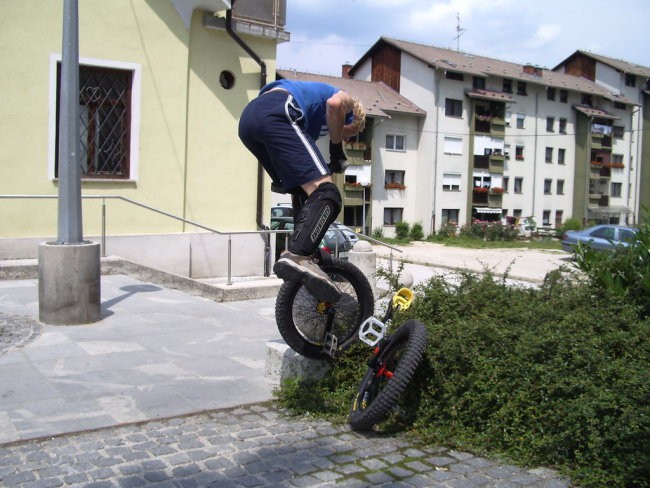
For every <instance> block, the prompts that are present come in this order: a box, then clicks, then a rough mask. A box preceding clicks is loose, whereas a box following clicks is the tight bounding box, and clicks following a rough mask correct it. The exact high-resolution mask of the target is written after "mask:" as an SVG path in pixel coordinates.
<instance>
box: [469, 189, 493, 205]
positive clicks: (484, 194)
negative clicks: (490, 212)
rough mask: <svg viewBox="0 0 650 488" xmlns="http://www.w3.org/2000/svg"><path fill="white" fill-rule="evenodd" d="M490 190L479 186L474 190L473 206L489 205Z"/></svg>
mask: <svg viewBox="0 0 650 488" xmlns="http://www.w3.org/2000/svg"><path fill="white" fill-rule="evenodd" d="M489 191H490V190H489V188H485V187H481V186H477V187H474V189H473V190H472V205H487V204H488V200H489Z"/></svg>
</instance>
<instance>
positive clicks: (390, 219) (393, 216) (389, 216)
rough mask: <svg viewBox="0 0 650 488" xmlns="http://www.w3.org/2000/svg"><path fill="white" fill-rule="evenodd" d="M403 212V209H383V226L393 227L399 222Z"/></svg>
mask: <svg viewBox="0 0 650 488" xmlns="http://www.w3.org/2000/svg"><path fill="white" fill-rule="evenodd" d="M403 211H404V209H403V208H385V209H384V225H395V223H396V222H401V221H402V213H403Z"/></svg>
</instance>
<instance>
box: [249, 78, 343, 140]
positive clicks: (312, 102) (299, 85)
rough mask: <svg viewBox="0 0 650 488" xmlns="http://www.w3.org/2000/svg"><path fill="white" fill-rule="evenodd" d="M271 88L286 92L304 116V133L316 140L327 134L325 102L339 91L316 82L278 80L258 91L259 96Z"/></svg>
mask: <svg viewBox="0 0 650 488" xmlns="http://www.w3.org/2000/svg"><path fill="white" fill-rule="evenodd" d="M273 88H282V89H283V90H286V91H288V92H289V93H290V94H291V95H293V98H294V99H295V101H296V104H297V105H298V106H299V107H300V109H301V110H302V111H303V112H304V114H305V119H304V120H305V132H307V134H309V135H310V136H311V137H312V139H314V140H316V139H318V138H319V137H320V136H321V135H325V134H326V133H327V119H326V111H327V100H328V99H329V98H331V97H332V95H334V94H335V93H336V92H339V91H340V89H339V88H336V87H335V86H332V85H328V84H327V83H320V82H317V81H296V80H278V81H272V82H271V83H269V84H268V85H266V86H264V88H262V89H261V90H260V94H261V93H264V92H267V91H269V90H271V89H273Z"/></svg>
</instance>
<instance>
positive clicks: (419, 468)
mask: <svg viewBox="0 0 650 488" xmlns="http://www.w3.org/2000/svg"><path fill="white" fill-rule="evenodd" d="M0 484H1V485H2V486H8V487H21V488H27V487H57V486H84V487H88V488H104V487H107V488H108V487H139V486H156V487H219V488H230V487H258V486H263V487H329V486H341V487H361V486H364V487H365V486H367V487H370V486H373V487H434V488H435V487H440V488H452V487H478V486H481V487H501V488H506V487H522V486H526V487H529V488H567V487H568V486H569V483H568V481H567V480H565V479H562V478H559V477H557V475H556V474H555V473H554V472H553V471H551V470H548V469H544V468H541V469H530V470H527V469H522V468H518V467H516V466H511V465H508V464H503V463H497V462H495V461H493V460H489V459H486V458H483V457H475V456H473V455H471V454H468V453H464V452H458V451H453V450H447V449H443V448H437V447H432V446H419V445H416V444H413V443H412V442H408V441H407V440H405V439H403V438H399V437H394V436H378V435H369V436H363V435H360V434H356V433H353V432H350V430H349V429H348V428H347V426H339V425H332V424H330V423H328V422H323V421H317V420H309V419H304V418H293V417H287V416H285V415H283V414H282V412H278V411H277V410H274V409H272V408H269V407H267V406H265V405H254V406H248V407H241V408H237V409H234V410H231V411H217V412H210V413H205V414H201V415H193V416H188V417H179V418H174V419H169V420H164V421H157V422H148V423H145V424H142V425H137V426H128V427H121V428H116V429H108V430H99V431H94V432H88V433H83V434H78V435H72V436H65V437H58V438H55V439H50V440H44V441H39V442H29V443H22V444H18V445H14V446H9V447H4V448H3V447H0Z"/></svg>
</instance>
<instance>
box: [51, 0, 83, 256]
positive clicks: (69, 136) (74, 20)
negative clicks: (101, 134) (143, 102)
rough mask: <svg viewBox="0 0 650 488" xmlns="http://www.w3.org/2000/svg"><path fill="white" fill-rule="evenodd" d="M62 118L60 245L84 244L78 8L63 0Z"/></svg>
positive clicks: (60, 125)
mask: <svg viewBox="0 0 650 488" xmlns="http://www.w3.org/2000/svg"><path fill="white" fill-rule="evenodd" d="M60 90H61V96H60V107H61V111H60V115H59V212H58V219H59V220H58V241H57V242H58V243H59V244H74V243H79V242H82V240H83V231H82V224H81V170H80V166H79V153H80V141H79V5H78V0H64V4H63V48H62V57H61V86H60Z"/></svg>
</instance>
